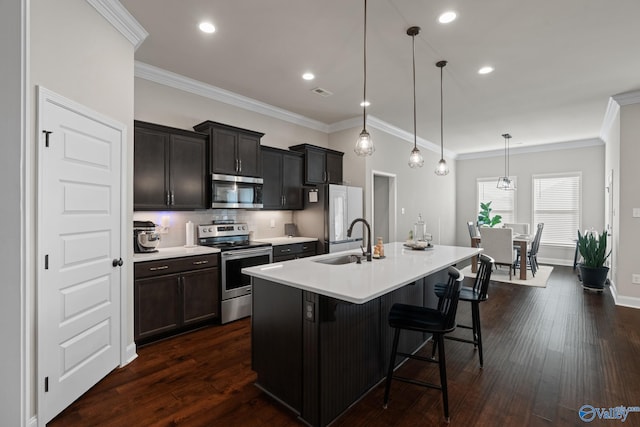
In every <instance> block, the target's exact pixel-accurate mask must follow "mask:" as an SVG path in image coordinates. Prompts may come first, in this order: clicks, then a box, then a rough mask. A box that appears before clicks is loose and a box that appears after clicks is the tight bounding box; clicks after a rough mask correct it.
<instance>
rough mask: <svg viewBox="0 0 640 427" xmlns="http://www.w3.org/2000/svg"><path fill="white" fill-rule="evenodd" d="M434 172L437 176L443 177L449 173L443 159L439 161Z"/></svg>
mask: <svg viewBox="0 0 640 427" xmlns="http://www.w3.org/2000/svg"><path fill="white" fill-rule="evenodd" d="M435 172H436V175H438V176H445V175H447V174H448V173H449V166H447V162H446V161H445V160H444V159H440V161H439V162H438V166H437V167H436V170H435Z"/></svg>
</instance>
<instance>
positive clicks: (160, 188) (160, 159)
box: [133, 126, 169, 210]
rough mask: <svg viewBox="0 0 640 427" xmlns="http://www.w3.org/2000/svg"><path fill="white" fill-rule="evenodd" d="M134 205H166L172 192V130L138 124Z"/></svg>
mask: <svg viewBox="0 0 640 427" xmlns="http://www.w3.org/2000/svg"><path fill="white" fill-rule="evenodd" d="M133 146H134V149H133V150H134V155H133V207H134V209H136V210H149V209H166V207H167V203H168V200H167V199H168V195H169V174H168V173H167V172H168V171H167V170H166V165H167V158H168V156H169V134H167V133H166V132H160V131H157V130H152V129H145V128H140V127H137V126H136V128H135V131H134V142H133Z"/></svg>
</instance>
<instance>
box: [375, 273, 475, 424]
mask: <svg viewBox="0 0 640 427" xmlns="http://www.w3.org/2000/svg"><path fill="white" fill-rule="evenodd" d="M462 279H464V276H463V275H462V273H460V271H458V270H457V269H456V268H454V267H449V282H448V284H447V286H446V289H445V292H444V294H443V296H442V299H441V301H440V303H439V308H438V309H434V308H427V307H419V306H415V305H408V304H399V303H396V304H394V305H393V306H392V307H391V310H390V311H389V326H391V327H392V328H394V329H395V332H394V335H393V346H392V348H391V360H390V361H389V370H388V372H387V381H386V385H385V389H384V407H385V408H386V407H387V403H388V402H389V389H390V387H391V378H394V379H397V380H400V381H404V382H408V383H411V384H416V385H419V386H423V387H429V388H435V389H438V390H442V403H443V406H444V417H445V420H446V421H447V422H449V397H448V394H447V369H446V364H445V356H444V339H443V336H444V334H446V333H447V332H451V331H453V330H454V329H455V328H456V310H457V308H458V298H459V297H460V287H461V283H462ZM402 329H406V330H409V331H419V332H428V333H432V334H433V340H434V343H437V344H438V350H439V351H438V359H437V360H436V359H434V358H433V357H422V356H418V355H416V354H408V353H401V352H399V351H398V340H399V339H400V330H402ZM396 356H404V357H408V358H411V359H417V360H421V361H425V362H433V363H437V364H438V366H439V368H440V385H437V384H432V383H427V382H424V381H418V380H414V379H412V378H405V377H400V376H394V375H393V368H394V365H395V360H396Z"/></svg>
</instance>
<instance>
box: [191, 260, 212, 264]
mask: <svg viewBox="0 0 640 427" xmlns="http://www.w3.org/2000/svg"><path fill="white" fill-rule="evenodd" d="M202 264H209V261H207V260H203V261H193V265H202Z"/></svg>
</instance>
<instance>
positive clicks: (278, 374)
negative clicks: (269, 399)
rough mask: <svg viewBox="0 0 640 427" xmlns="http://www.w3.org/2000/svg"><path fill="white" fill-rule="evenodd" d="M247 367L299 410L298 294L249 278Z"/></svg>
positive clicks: (262, 384)
mask: <svg viewBox="0 0 640 427" xmlns="http://www.w3.org/2000/svg"><path fill="white" fill-rule="evenodd" d="M252 284H253V291H252V292H253V293H252V295H253V306H252V310H253V313H252V318H251V367H252V369H253V370H254V371H256V373H257V374H258V379H257V381H256V384H257V385H258V386H259V387H260V388H262V389H263V390H265V391H266V392H268V393H269V394H271V395H272V396H274V397H275V398H277V399H278V400H280V401H282V402H283V403H284V404H286V405H287V406H289V407H290V408H291V409H293V410H294V411H295V412H296V413H298V414H300V413H301V409H302V363H303V356H302V322H303V320H302V298H303V297H302V294H303V292H302V291H301V290H299V289H296V288H292V287H290V286H286V285H281V284H278V283H274V282H270V281H267V280H264V279H259V278H255V277H254V278H253V280H252Z"/></svg>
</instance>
